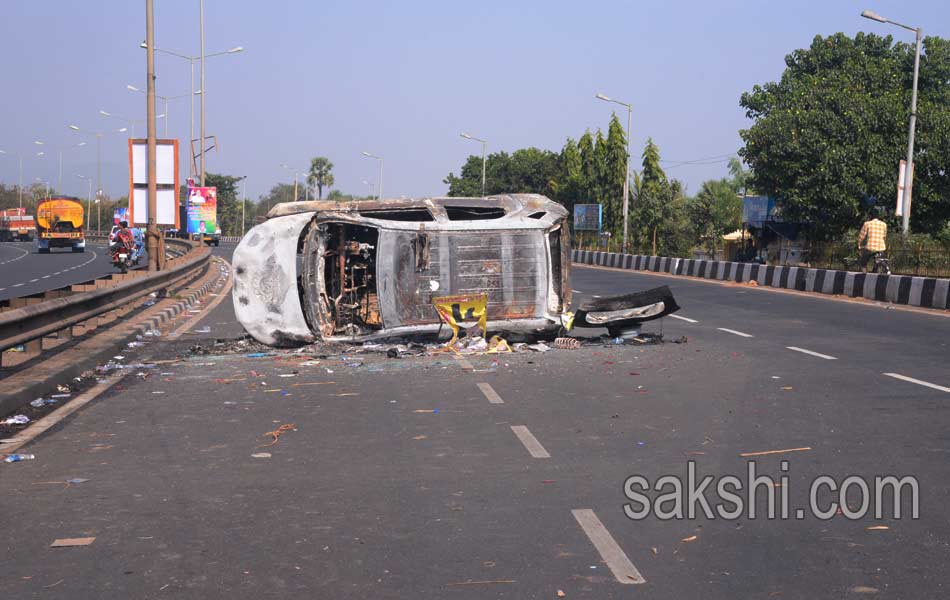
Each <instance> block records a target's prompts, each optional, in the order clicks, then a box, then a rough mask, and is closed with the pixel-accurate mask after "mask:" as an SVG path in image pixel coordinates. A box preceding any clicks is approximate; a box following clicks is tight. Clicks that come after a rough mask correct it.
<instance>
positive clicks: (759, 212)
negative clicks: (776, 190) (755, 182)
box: [742, 196, 777, 227]
mask: <svg viewBox="0 0 950 600" xmlns="http://www.w3.org/2000/svg"><path fill="white" fill-rule="evenodd" d="M775 220H777V218H776V214H775V199H774V198H769V197H768V196H746V197H744V198H743V199H742V222H743V223H746V224H747V225H750V226H752V227H762V225H763V224H764V223H765V222H766V221H775Z"/></svg>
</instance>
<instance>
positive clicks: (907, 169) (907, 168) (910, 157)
mask: <svg viewBox="0 0 950 600" xmlns="http://www.w3.org/2000/svg"><path fill="white" fill-rule="evenodd" d="M861 16H862V17H864V18H865V19H871V20H872V21H877V22H878V23H889V24H891V25H896V26H898V27H902V28H904V29H907V30H908V31H913V32H914V34H915V37H916V41H917V47H916V51H915V53H914V83H913V87H912V89H911V95H910V122H909V123H908V126H907V129H908V131H907V160H906V161H905V162H904V189H903V190H902V193H901V209H902V210H901V213H902V215H901V234H902V235H903V236H904V237H907V234H908V233H910V199H911V189H912V188H913V179H912V178H913V176H914V134H915V133H916V130H917V75H918V73H919V72H920V47H921V44H922V42H923V37H924V31H923V29H922V28H920V27H911V26H909V25H904V24H902V23H898V22H897V21H892V20H891V19H888V18H886V17H882V16H881V15H879V14H877V13H875V12H874V11H870V10H865V11H862V12H861Z"/></svg>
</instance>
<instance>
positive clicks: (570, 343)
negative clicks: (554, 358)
mask: <svg viewBox="0 0 950 600" xmlns="http://www.w3.org/2000/svg"><path fill="white" fill-rule="evenodd" d="M554 347H555V348H557V349H559V350H577V349H578V348H580V347H581V341H580V340H579V339H577V338H571V337H559V338H556V339H555V340H554Z"/></svg>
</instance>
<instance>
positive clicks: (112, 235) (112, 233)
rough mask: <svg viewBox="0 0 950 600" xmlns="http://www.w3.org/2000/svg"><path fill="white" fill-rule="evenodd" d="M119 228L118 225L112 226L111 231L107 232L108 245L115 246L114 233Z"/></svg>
mask: <svg viewBox="0 0 950 600" xmlns="http://www.w3.org/2000/svg"><path fill="white" fill-rule="evenodd" d="M118 230H119V226H118V225H113V226H112V231H110V232H109V247H110V248H111V247H113V246H115V233H116V232H117V231H118Z"/></svg>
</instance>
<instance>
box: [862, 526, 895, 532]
mask: <svg viewBox="0 0 950 600" xmlns="http://www.w3.org/2000/svg"><path fill="white" fill-rule="evenodd" d="M867 529H868V531H886V530H888V529H890V527H888V526H887V525H871V526H870V527H868V528H867Z"/></svg>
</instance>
